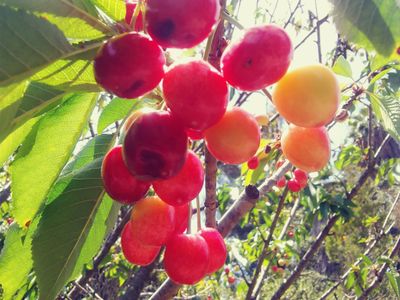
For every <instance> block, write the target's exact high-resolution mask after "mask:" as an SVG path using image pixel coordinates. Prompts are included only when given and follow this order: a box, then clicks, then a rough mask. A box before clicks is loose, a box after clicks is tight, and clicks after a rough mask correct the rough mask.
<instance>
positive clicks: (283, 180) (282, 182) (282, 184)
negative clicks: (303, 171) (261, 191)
mask: <svg viewBox="0 0 400 300" xmlns="http://www.w3.org/2000/svg"><path fill="white" fill-rule="evenodd" d="M276 186H277V187H278V188H283V187H285V186H286V178H285V176H282V178H280V179H279V180H278V181H277V182H276Z"/></svg>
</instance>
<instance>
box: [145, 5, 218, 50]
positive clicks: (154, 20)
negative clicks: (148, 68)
mask: <svg viewBox="0 0 400 300" xmlns="http://www.w3.org/2000/svg"><path fill="white" fill-rule="evenodd" d="M219 14H220V5H219V1H218V0H202V1H198V0H147V6H146V18H145V22H146V23H145V26H146V29H147V32H148V33H149V35H150V36H151V37H152V39H153V40H155V41H156V42H157V43H158V44H159V45H161V46H162V47H164V48H191V47H194V46H196V45H197V44H199V43H200V42H202V41H203V40H204V39H206V38H207V37H208V36H209V34H210V33H211V30H212V28H213V26H214V25H215V24H216V23H217V21H218V18H219Z"/></svg>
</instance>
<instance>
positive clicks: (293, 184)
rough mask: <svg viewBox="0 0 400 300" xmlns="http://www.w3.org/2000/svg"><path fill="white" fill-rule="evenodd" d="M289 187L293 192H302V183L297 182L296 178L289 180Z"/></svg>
mask: <svg viewBox="0 0 400 300" xmlns="http://www.w3.org/2000/svg"><path fill="white" fill-rule="evenodd" d="M287 187H288V189H289V191H291V192H293V193H297V192H300V191H301V186H300V184H299V183H298V182H297V180H296V179H292V180H289V181H288V182H287Z"/></svg>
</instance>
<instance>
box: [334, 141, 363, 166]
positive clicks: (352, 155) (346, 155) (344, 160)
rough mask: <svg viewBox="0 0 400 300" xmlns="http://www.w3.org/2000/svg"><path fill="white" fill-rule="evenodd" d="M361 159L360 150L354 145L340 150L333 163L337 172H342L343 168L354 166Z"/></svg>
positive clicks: (361, 153)
mask: <svg viewBox="0 0 400 300" xmlns="http://www.w3.org/2000/svg"><path fill="white" fill-rule="evenodd" d="M362 157H363V152H362V150H361V149H360V148H359V147H357V146H354V145H349V146H347V147H346V148H344V149H342V151H341V152H340V154H339V156H338V158H337V160H336V161H335V166H336V168H337V169H338V170H343V168H345V167H347V166H350V165H355V164H357V163H359V162H360V161H361V159H362Z"/></svg>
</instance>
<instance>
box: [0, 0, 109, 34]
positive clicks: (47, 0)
mask: <svg viewBox="0 0 400 300" xmlns="http://www.w3.org/2000/svg"><path fill="white" fill-rule="evenodd" d="M0 3H3V4H6V5H8V6H10V7H14V8H19V9H23V10H26V11H29V12H33V13H35V14H36V15H38V16H40V17H42V18H44V19H46V20H48V21H50V22H51V23H53V24H55V25H56V26H57V27H58V28H59V29H60V30H61V31H63V32H64V34H65V36H67V37H68V38H69V39H72V41H79V40H91V39H97V38H99V37H102V36H104V34H109V35H110V34H112V29H111V28H109V27H107V26H106V25H105V24H104V23H102V22H101V21H100V20H99V19H98V13H97V11H96V8H95V6H94V5H93V4H92V3H90V1H87V0H83V1H82V0H78V1H76V0H35V1H32V0H0Z"/></svg>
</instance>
